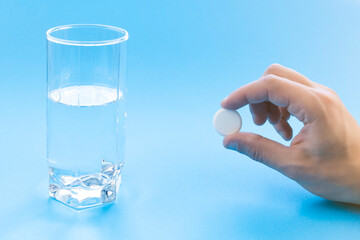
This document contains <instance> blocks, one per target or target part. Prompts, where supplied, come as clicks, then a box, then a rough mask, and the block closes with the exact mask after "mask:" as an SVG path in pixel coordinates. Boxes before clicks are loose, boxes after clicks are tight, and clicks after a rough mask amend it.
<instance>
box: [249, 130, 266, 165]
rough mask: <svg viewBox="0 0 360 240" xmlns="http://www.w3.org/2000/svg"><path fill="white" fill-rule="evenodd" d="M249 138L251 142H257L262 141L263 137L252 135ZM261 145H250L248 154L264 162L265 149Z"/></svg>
mask: <svg viewBox="0 0 360 240" xmlns="http://www.w3.org/2000/svg"><path fill="white" fill-rule="evenodd" d="M248 139H249V141H250V142H256V143H260V142H261V141H262V137H261V136H259V135H251V136H249V138H248ZM260 145H261V144H256V145H252V146H251V147H249V148H248V150H247V155H248V156H249V157H250V158H252V159H254V160H256V161H258V162H263V151H262V149H261V147H260Z"/></svg>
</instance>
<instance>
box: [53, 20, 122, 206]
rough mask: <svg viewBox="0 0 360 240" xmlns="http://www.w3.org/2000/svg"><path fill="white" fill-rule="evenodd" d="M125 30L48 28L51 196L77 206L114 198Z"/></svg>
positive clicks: (118, 172)
mask: <svg viewBox="0 0 360 240" xmlns="http://www.w3.org/2000/svg"><path fill="white" fill-rule="evenodd" d="M127 39H128V34H127V32H126V31H125V30H123V29H120V28H117V27H112V26H105V25H97V24H74V25H66V26H59V27H55V28H52V29H50V30H48V31H47V160H48V164H49V195H50V196H51V197H53V198H55V199H56V200H58V201H60V202H62V203H64V204H66V205H68V206H70V207H72V208H75V209H83V208H87V207H92V206H96V205H101V204H105V203H110V202H114V201H115V200H116V196H117V192H118V188H119V185H120V182H121V169H122V166H123V162H124V148H125V146H124V145H125V117H126V112H125V104H124V98H125V48H126V45H125V44H126V40H127Z"/></svg>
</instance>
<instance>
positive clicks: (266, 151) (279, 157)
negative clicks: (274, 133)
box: [223, 132, 292, 171]
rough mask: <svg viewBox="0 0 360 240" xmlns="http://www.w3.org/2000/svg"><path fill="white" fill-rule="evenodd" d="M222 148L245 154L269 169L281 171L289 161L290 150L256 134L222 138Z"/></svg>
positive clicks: (236, 134) (239, 134) (238, 134)
mask: <svg viewBox="0 0 360 240" xmlns="http://www.w3.org/2000/svg"><path fill="white" fill-rule="evenodd" d="M223 144H224V147H225V148H227V149H231V150H234V151H237V152H239V153H242V154H245V155H246V156H248V157H250V158H252V159H254V160H255V161H258V162H261V163H263V164H265V165H267V166H269V167H271V168H274V169H276V170H279V171H282V170H283V167H284V166H285V164H286V163H289V160H290V161H291V159H289V158H291V155H292V154H291V149H290V148H289V147H286V146H284V145H282V144H280V143H278V142H275V141H273V140H270V139H268V138H265V137H262V136H260V135H257V134H253V133H247V132H239V133H235V134H232V135H229V136H226V137H225V138H224V142H223Z"/></svg>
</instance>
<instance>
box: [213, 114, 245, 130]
mask: <svg viewBox="0 0 360 240" xmlns="http://www.w3.org/2000/svg"><path fill="white" fill-rule="evenodd" d="M213 124H214V128H215V130H216V131H217V132H218V133H219V134H221V135H223V136H227V135H230V134H233V133H236V132H238V131H240V129H241V124H242V120H241V116H240V114H239V113H238V112H237V111H235V110H229V109H224V108H222V109H220V110H219V111H217V112H216V113H215V115H214V119H213Z"/></svg>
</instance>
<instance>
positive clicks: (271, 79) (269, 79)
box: [262, 74, 279, 85]
mask: <svg viewBox="0 0 360 240" xmlns="http://www.w3.org/2000/svg"><path fill="white" fill-rule="evenodd" d="M278 80H279V79H278V77H277V76H276V75H274V74H268V75H266V76H265V77H263V79H262V81H263V82H264V83H265V84H267V85H273V84H275V83H276V82H277V81H278Z"/></svg>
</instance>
